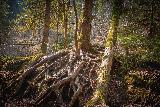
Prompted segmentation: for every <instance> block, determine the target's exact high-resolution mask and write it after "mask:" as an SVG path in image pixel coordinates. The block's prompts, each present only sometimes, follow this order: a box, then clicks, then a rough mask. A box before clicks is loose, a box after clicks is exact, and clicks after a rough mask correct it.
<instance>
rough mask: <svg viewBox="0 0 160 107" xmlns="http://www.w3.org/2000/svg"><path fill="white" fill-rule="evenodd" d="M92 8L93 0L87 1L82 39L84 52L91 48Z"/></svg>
mask: <svg viewBox="0 0 160 107" xmlns="http://www.w3.org/2000/svg"><path fill="white" fill-rule="evenodd" d="M92 8H93V0H85V6H84V13H83V22H82V37H81V49H82V51H89V50H90V48H91V43H90V35H91V22H92Z"/></svg>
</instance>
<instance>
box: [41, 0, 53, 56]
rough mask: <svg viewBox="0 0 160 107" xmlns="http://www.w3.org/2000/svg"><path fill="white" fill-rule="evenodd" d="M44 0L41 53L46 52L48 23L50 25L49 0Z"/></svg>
mask: <svg viewBox="0 0 160 107" xmlns="http://www.w3.org/2000/svg"><path fill="white" fill-rule="evenodd" d="M45 1H46V10H45V18H44V31H43V39H42V45H41V50H42V53H44V54H45V53H46V52H47V44H48V36H49V25H50V10H51V0H45Z"/></svg>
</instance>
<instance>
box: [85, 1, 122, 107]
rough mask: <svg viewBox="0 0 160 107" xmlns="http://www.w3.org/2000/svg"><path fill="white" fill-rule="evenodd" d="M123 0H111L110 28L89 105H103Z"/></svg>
mask: <svg viewBox="0 0 160 107" xmlns="http://www.w3.org/2000/svg"><path fill="white" fill-rule="evenodd" d="M122 3H123V0H112V6H113V8H112V17H111V22H110V28H109V32H108V36H107V38H106V44H105V52H104V56H103V59H102V64H101V69H100V70H99V72H98V81H97V82H98V83H97V84H98V85H97V89H96V91H95V93H94V97H93V98H92V99H91V100H90V101H89V102H88V103H87V104H88V105H89V106H91V105H94V104H95V103H97V102H98V103H101V104H102V105H103V106H105V105H106V104H105V95H106V90H107V87H108V82H109V79H110V71H111V67H112V59H113V47H114V45H115V42H116V40H115V39H116V38H117V35H116V33H117V27H118V24H119V18H120V15H121V12H122V11H121V9H122Z"/></svg>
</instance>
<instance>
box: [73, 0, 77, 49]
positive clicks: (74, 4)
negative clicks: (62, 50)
mask: <svg viewBox="0 0 160 107" xmlns="http://www.w3.org/2000/svg"><path fill="white" fill-rule="evenodd" d="M73 6H74V12H75V19H76V29H75V34H74V42H75V48H76V52H78V38H77V31H78V16H77V8H76V3H75V0H73Z"/></svg>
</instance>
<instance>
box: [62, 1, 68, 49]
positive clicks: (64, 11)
mask: <svg viewBox="0 0 160 107" xmlns="http://www.w3.org/2000/svg"><path fill="white" fill-rule="evenodd" d="M67 11H68V7H67V5H66V3H65V0H63V18H64V19H63V21H64V22H63V25H64V48H67V45H68V36H67V33H68V15H67Z"/></svg>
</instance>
